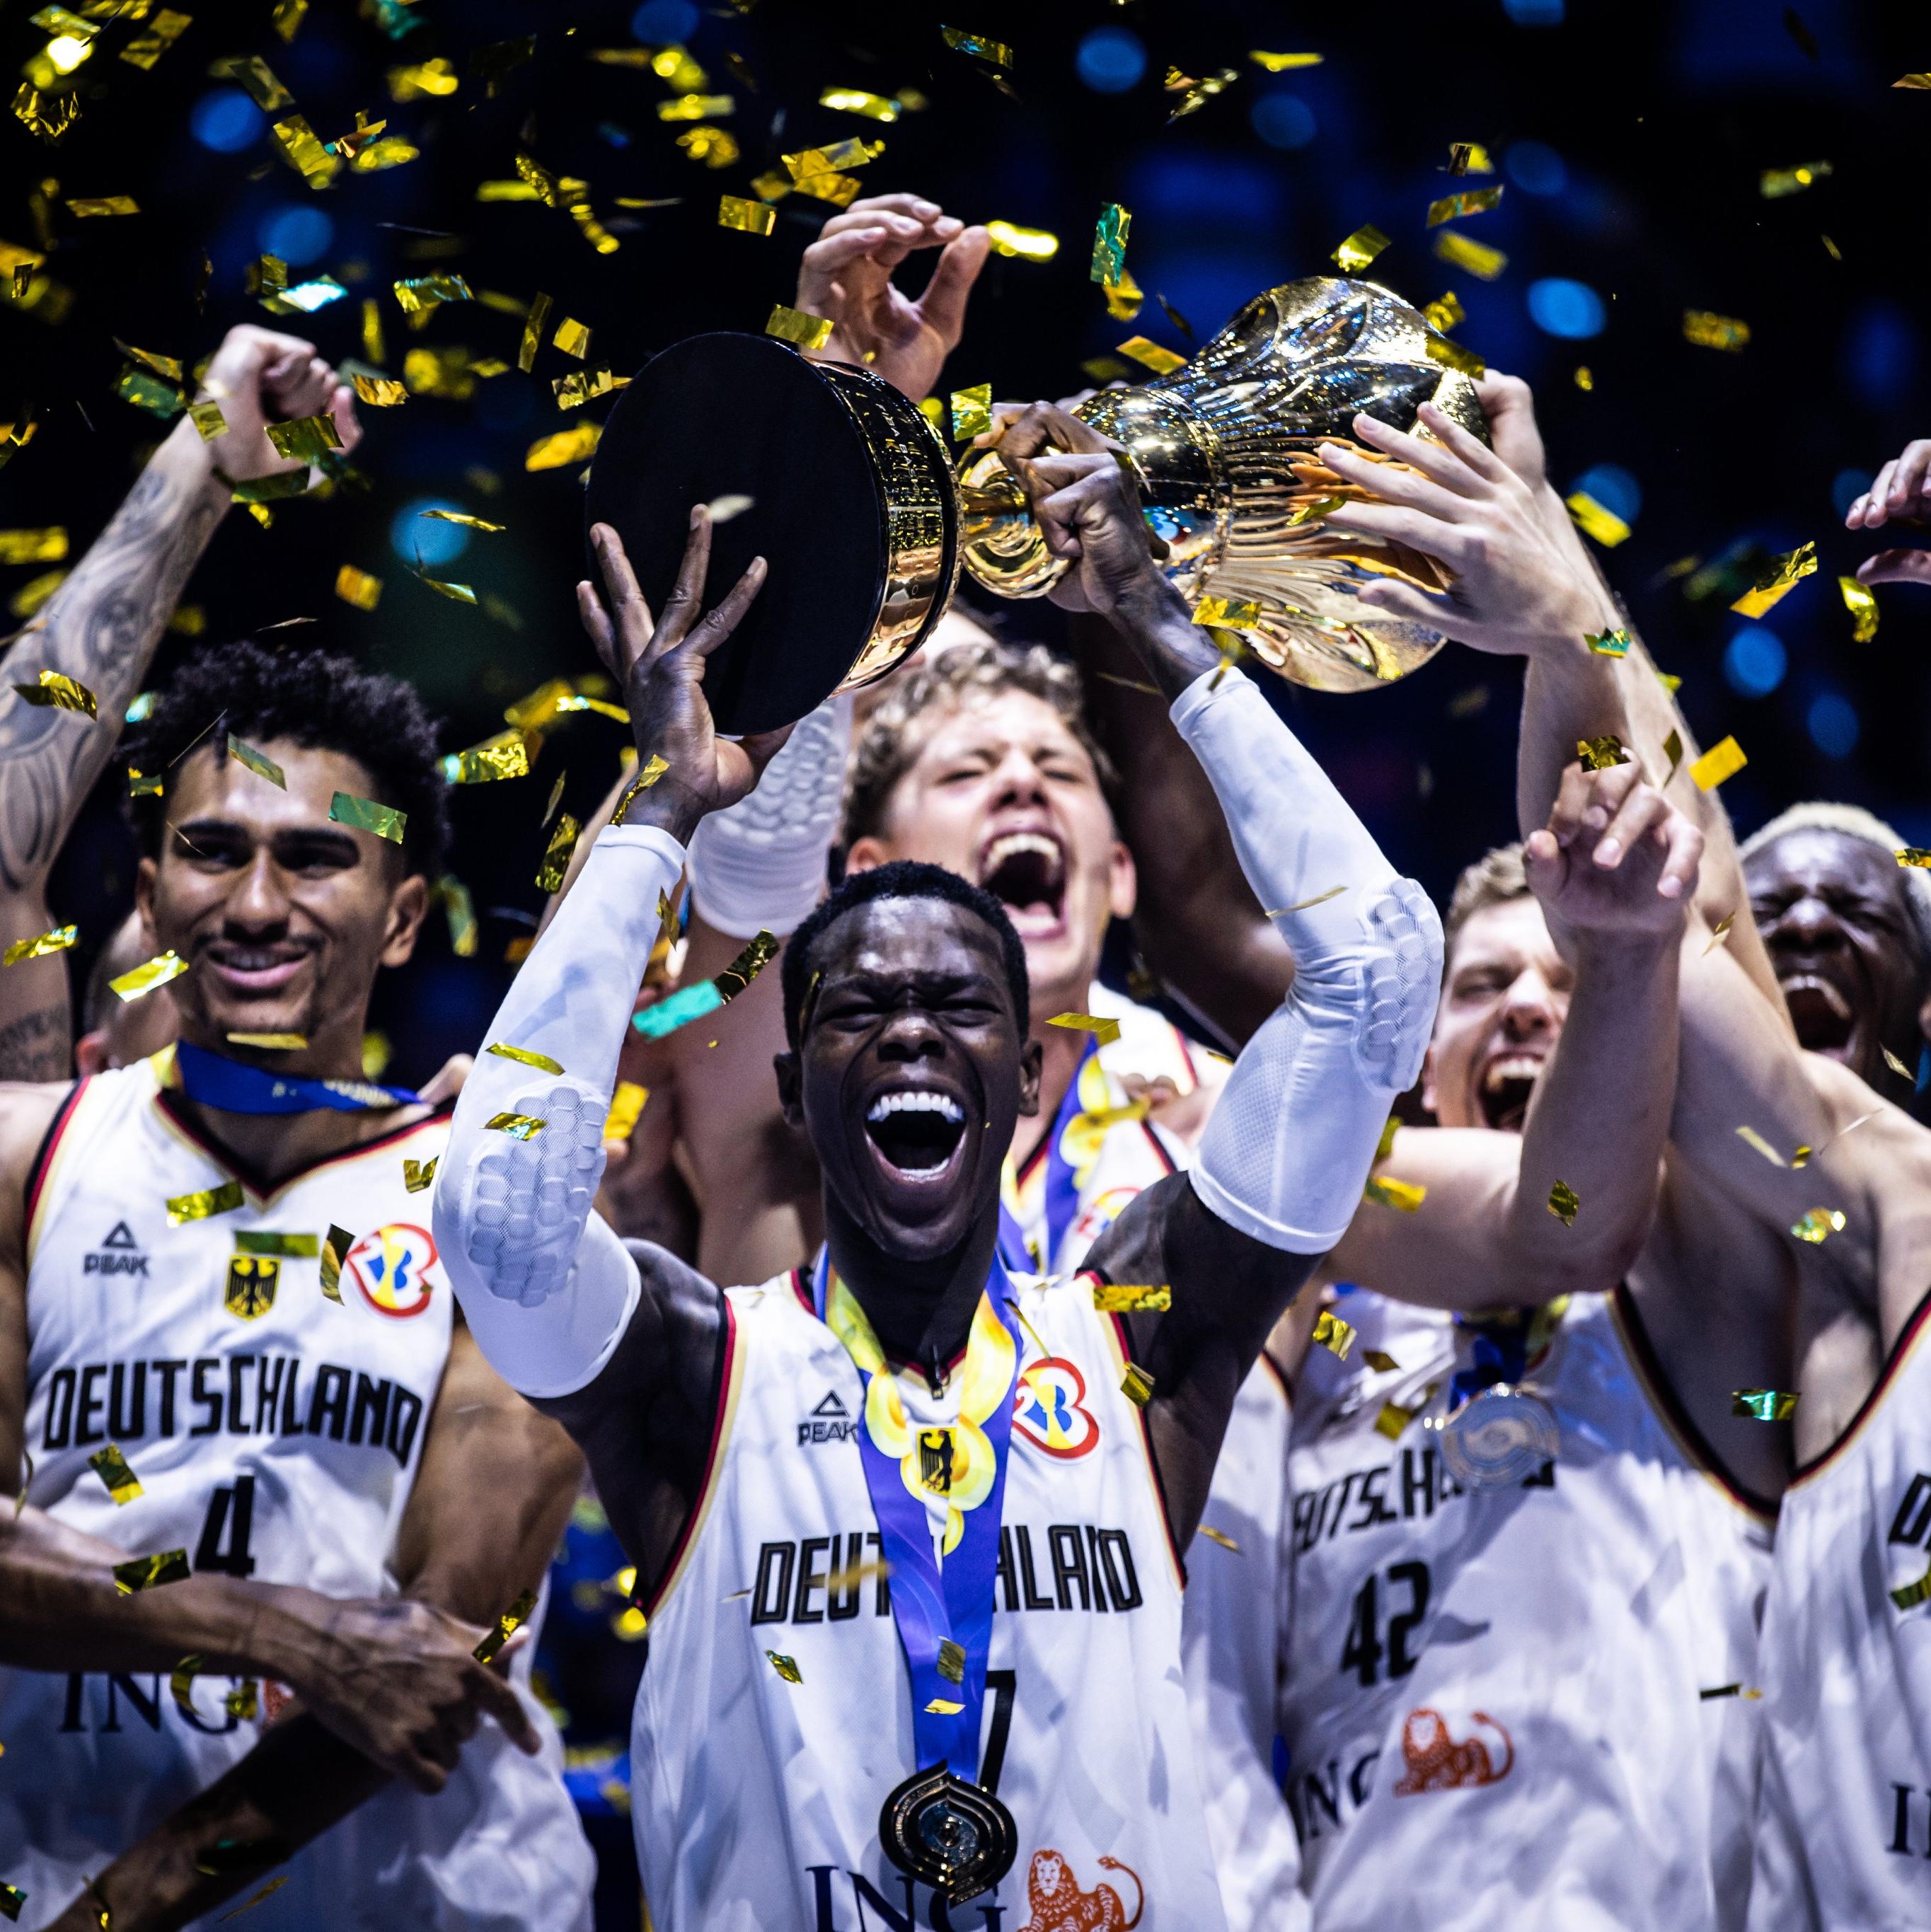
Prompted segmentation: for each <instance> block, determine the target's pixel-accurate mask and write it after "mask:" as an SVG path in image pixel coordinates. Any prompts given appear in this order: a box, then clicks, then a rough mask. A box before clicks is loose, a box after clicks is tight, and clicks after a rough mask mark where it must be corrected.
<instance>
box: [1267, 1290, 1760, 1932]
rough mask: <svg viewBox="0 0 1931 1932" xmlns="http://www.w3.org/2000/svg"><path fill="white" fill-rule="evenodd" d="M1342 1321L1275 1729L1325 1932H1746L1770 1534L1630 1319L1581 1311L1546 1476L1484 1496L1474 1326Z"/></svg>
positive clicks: (1543, 1392) (1373, 1308)
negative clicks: (1468, 1433) (1475, 1423)
mask: <svg viewBox="0 0 1931 1932" xmlns="http://www.w3.org/2000/svg"><path fill="white" fill-rule="evenodd" d="M1338 1309H1339V1313H1341V1315H1343V1316H1344V1317H1345V1318H1346V1319H1347V1320H1348V1321H1349V1322H1351V1323H1352V1324H1353V1325H1354V1326H1355V1328H1356V1330H1357V1331H1358V1332H1357V1335H1356V1340H1355V1342H1354V1343H1353V1346H1352V1349H1351V1351H1350V1355H1349V1358H1348V1359H1347V1361H1346V1363H1345V1364H1344V1363H1341V1362H1339V1361H1336V1360H1335V1358H1334V1357H1333V1356H1332V1355H1331V1354H1329V1353H1328V1352H1326V1351H1325V1350H1323V1349H1314V1351H1312V1352H1311V1358H1310V1361H1309V1364H1308V1369H1307V1371H1306V1372H1305V1375H1304V1376H1303V1378H1302V1384H1301V1387H1300V1389H1299V1392H1298V1393H1299V1400H1298V1401H1297V1403H1296V1414H1295V1423H1294V1431H1295V1448H1294V1451H1293V1491H1294V1536H1293V1552H1294V1556H1293V1560H1294V1565H1295V1569H1294V1616H1293V1627H1292V1635H1291V1649H1290V1659H1289V1664H1288V1669H1287V1694H1286V1699H1285V1715H1284V1723H1283V1726H1282V1730H1283V1733H1284V1736H1285V1737H1286V1739H1287V1747H1288V1751H1289V1757H1290V1769H1289V1787H1288V1788H1289V1793H1290V1798H1291V1799H1292V1801H1293V1805H1294V1808H1295V1811H1296V1817H1297V1818H1298V1820H1299V1824H1300V1827H1301V1833H1302V1855H1303V1858H1304V1860H1305V1866H1304V1870H1305V1875H1306V1876H1305V1882H1306V1884H1307V1885H1308V1891H1309V1892H1310V1894H1311V1896H1312V1897H1313V1900H1314V1924H1316V1926H1317V1927H1320V1932H1386V1927H1388V1926H1389V1925H1390V1924H1395V1923H1402V1924H1407V1923H1414V1924H1425V1925H1428V1926H1429V1927H1431V1928H1434V1932H1478V1928H1479V1932H1497V1928H1500V1932H1531V1928H1533V1932H1542V1928H1544V1927H1561V1928H1562V1932H1611V1928H1615V1932H1623V1928H1627V1927H1635V1926H1643V1927H1659V1928H1660V1927H1668V1928H1669V1932H1710V1928H1715V1927H1725V1926H1734V1925H1737V1924H1739V1923H1740V1918H1741V1914H1742V1912H1743V1906H1744V1902H1745V1899H1746V1894H1747V1892H1748V1889H1749V1861H1750V1843H1749V1832H1750V1819H1751V1813H1752V1802H1753V1793H1752V1787H1751V1780H1752V1776H1753V1765H1754V1746H1755V1727H1756V1724H1757V1721H1758V1715H1759V1707H1758V1706H1757V1705H1755V1704H1754V1703H1747V1702H1746V1701H1745V1700H1744V1699H1743V1695H1742V1694H1743V1691H1746V1690H1747V1689H1749V1688H1752V1687H1753V1686H1754V1685H1755V1681H1756V1670H1755V1655H1756V1644H1755V1636H1756V1629H1755V1617H1756V1612H1757V1608H1758V1604H1759V1602H1760V1601H1761V1593H1762V1591H1763V1589H1764V1584H1765V1582H1766V1580H1767V1571H1768V1565H1769V1544H1770V1526H1769V1519H1768V1517H1767V1515H1766V1514H1764V1513H1763V1512H1762V1511H1761V1510H1758V1509H1755V1508H1752V1507H1751V1506H1749V1505H1748V1504H1747V1502H1746V1501H1745V1499H1742V1498H1740V1496H1738V1495H1737V1493H1736V1492H1735V1491H1734V1490H1732V1489H1731V1488H1730V1487H1728V1485H1727V1484H1724V1483H1723V1482H1722V1481H1719V1479H1717V1478H1716V1477H1715V1476H1714V1475H1713V1473H1712V1468H1713V1465H1712V1463H1711V1461H1710V1458H1709V1457H1707V1454H1705V1453H1704V1452H1703V1451H1701V1449H1700V1447H1699V1446H1698V1444H1697V1442H1696V1439H1695V1435H1694V1432H1693V1430H1692V1428H1691V1426H1690V1425H1689V1422H1688V1421H1687V1419H1686V1418H1684V1417H1683V1415H1681V1414H1680V1411H1679V1410H1678V1409H1677V1406H1676V1405H1675V1403H1674V1401H1673V1400H1671V1397H1669V1395H1668V1392H1667V1390H1666V1388H1665V1386H1664V1385H1663V1384H1662V1381H1661V1379H1660V1377H1659V1376H1658V1375H1657V1373H1656V1370H1655V1368H1654V1366H1653V1363H1652V1362H1651V1361H1650V1356H1649V1352H1648V1347H1647V1342H1646V1340H1645V1339H1644V1336H1643V1334H1642V1331H1641V1326H1640V1324H1639V1322H1638V1320H1637V1318H1636V1315H1635V1310H1634V1307H1632V1304H1630V1302H1629V1299H1628V1298H1627V1297H1626V1295H1625V1294H1624V1293H1623V1292H1622V1291H1620V1290H1618V1291H1617V1293H1616V1294H1615V1295H1613V1296H1611V1295H1583V1296H1578V1297H1576V1298H1575V1300H1574V1301H1572V1304H1570V1307H1569V1311H1568V1313H1567V1315H1566V1317H1565V1318H1564V1319H1563V1321H1562V1322H1561V1323H1560V1325H1559V1326H1558V1327H1557V1329H1556V1331H1555V1333H1554V1338H1553V1340H1551V1343H1550V1344H1549V1346H1548V1349H1547V1350H1546V1352H1545V1354H1544V1355H1542V1357H1540V1358H1539V1359H1538V1360H1537V1361H1534V1362H1533V1363H1532V1364H1530V1373H1529V1374H1528V1376H1527V1378H1526V1380H1527V1384H1528V1385H1529V1386H1530V1388H1533V1389H1534V1390H1535V1391H1537V1392H1538V1393H1539V1394H1540V1396H1541V1397H1542V1400H1543V1401H1544V1402H1545V1403H1546V1404H1547V1405H1548V1409H1549V1411H1550V1413H1551V1415H1552V1417H1553V1418H1554V1423H1555V1426H1556V1430H1557V1440H1558V1447H1557V1453H1556V1454H1555V1457H1554V1459H1553V1460H1551V1461H1550V1462H1548V1463H1545V1464H1543V1465H1542V1467H1541V1468H1540V1469H1536V1470H1535V1471H1533V1472H1531V1473H1530V1475H1528V1476H1527V1478H1526V1480H1524V1481H1518V1482H1516V1483H1515V1484H1512V1486H1510V1487H1505V1488H1492V1489H1489V1488H1485V1489H1471V1490H1467V1491H1464V1490H1463V1489H1462V1488H1461V1487H1459V1486H1458V1484H1456V1483H1455V1481H1453V1480H1452V1478H1451V1477H1450V1475H1449V1472H1448V1470H1447V1469H1446V1466H1444V1464H1443V1460H1442V1454H1441V1448H1440V1444H1441V1441H1442V1437H1441V1435H1440V1424H1441V1421H1442V1420H1443V1418H1444V1416H1445V1415H1446V1412H1447V1408H1448V1394H1449V1382H1450V1379H1452V1376H1453V1375H1454V1374H1455V1370H1456V1369H1457V1368H1458V1367H1466V1366H1467V1361H1466V1350H1465V1349H1464V1352H1463V1358H1462V1359H1460V1360H1458V1355H1457V1335H1456V1331H1455V1328H1454V1325H1452V1323H1451V1322H1449V1319H1447V1318H1446V1316H1439V1315H1435V1314H1431V1313H1427V1312H1425V1311H1422V1310H1410V1309H1404V1308H1402V1307H1399V1306H1398V1304H1393V1303H1391V1302H1388V1301H1384V1300H1383V1298H1380V1297H1379V1296H1377V1295H1370V1294H1368V1293H1365V1292H1359V1291H1357V1292H1353V1293H1351V1294H1349V1295H1344V1297H1343V1298H1341V1301H1340V1303H1339V1304H1338ZM1371 1350H1377V1351H1380V1352H1382V1353H1383V1354H1384V1355H1387V1356H1389V1357H1392V1358H1393V1361H1394V1362H1395V1365H1396V1366H1395V1367H1393V1368H1392V1369H1388V1368H1380V1369H1377V1368H1376V1367H1374V1366H1373V1365H1371V1364H1368V1362H1367V1361H1366V1360H1365V1357H1366V1355H1367V1354H1368V1352H1369V1351H1371Z"/></svg>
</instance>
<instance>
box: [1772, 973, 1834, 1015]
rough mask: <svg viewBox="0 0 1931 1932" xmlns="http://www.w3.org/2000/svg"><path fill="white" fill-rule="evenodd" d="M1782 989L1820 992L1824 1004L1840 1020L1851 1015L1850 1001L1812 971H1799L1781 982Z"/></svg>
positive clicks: (1792, 991)
mask: <svg viewBox="0 0 1931 1932" xmlns="http://www.w3.org/2000/svg"><path fill="white" fill-rule="evenodd" d="M1783 990H1784V992H1785V993H1786V994H1789V993H1821V994H1822V995H1823V996H1824V1004H1826V1005H1827V1007H1829V1008H1830V1010H1831V1012H1832V1013H1834V1014H1835V1015H1836V1016H1837V1018H1838V1019H1840V1020H1847V1019H1849V1018H1850V1017H1851V1005H1850V1002H1849V1001H1848V1000H1846V999H1845V998H1844V996H1843V995H1842V993H1840V992H1839V991H1838V990H1837V989H1836V987H1835V986H1833V985H1831V983H1830V981H1829V980H1821V979H1819V978H1818V977H1817V975H1816V974H1814V973H1800V974H1796V975H1794V977H1791V978H1790V979H1788V980H1785V981H1784V983H1783Z"/></svg>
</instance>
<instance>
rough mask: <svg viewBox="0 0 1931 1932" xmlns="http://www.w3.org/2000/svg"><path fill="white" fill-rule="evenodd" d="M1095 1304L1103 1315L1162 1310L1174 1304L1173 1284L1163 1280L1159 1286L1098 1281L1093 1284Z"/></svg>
mask: <svg viewBox="0 0 1931 1932" xmlns="http://www.w3.org/2000/svg"><path fill="white" fill-rule="evenodd" d="M1093 1306H1094V1307H1095V1308H1096V1309H1098V1310H1099V1312H1100V1313H1101V1314H1102V1315H1125V1314H1130V1313H1140V1312H1142V1311H1146V1310H1161V1311H1164V1310H1167V1309H1169V1308H1171V1307H1173V1287H1172V1286H1171V1284H1170V1283H1164V1282H1163V1283H1161V1285H1160V1286H1158V1287H1157V1288H1156V1287H1154V1286H1152V1285H1151V1284H1140V1285H1137V1286H1136V1285H1134V1284H1131V1283H1119V1282H1110V1281H1096V1282H1095V1283H1094V1284H1093Z"/></svg>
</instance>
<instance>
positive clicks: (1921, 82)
mask: <svg viewBox="0 0 1931 1932" xmlns="http://www.w3.org/2000/svg"><path fill="white" fill-rule="evenodd" d="M1891 86H1893V87H1914V88H1917V89H1920V91H1923V90H1931V74H1905V75H1903V76H1902V77H1901V78H1899V79H1898V80H1894V81H1893V82H1892V83H1891Z"/></svg>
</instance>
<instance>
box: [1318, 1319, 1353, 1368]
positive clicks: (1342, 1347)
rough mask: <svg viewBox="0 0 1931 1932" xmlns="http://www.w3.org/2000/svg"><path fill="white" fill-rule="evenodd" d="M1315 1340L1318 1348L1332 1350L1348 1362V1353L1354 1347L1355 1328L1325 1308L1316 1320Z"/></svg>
mask: <svg viewBox="0 0 1931 1932" xmlns="http://www.w3.org/2000/svg"><path fill="white" fill-rule="evenodd" d="M1314 1342H1315V1343H1316V1345H1317V1346H1318V1347H1320V1348H1323V1349H1329V1350H1331V1351H1332V1352H1333V1353H1334V1354H1335V1355H1337V1356H1338V1357H1339V1358H1341V1361H1347V1352H1348V1351H1349V1349H1351V1348H1353V1346H1354V1328H1353V1325H1352V1324H1351V1323H1349V1322H1344V1321H1343V1320H1342V1319H1341V1317H1340V1316H1338V1315H1337V1314H1335V1312H1334V1311H1333V1310H1332V1309H1330V1308H1324V1309H1323V1310H1321V1312H1320V1314H1319V1315H1317V1316H1315V1318H1314Z"/></svg>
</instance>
